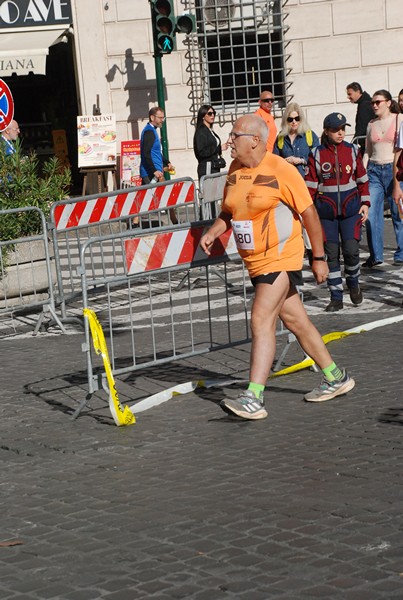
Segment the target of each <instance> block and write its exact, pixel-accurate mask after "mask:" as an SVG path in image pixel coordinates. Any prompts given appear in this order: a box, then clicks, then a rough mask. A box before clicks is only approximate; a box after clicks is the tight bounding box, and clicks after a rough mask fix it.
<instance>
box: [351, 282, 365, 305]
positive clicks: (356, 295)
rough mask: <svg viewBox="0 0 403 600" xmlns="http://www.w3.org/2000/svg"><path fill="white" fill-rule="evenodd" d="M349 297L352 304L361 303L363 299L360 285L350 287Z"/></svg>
mask: <svg viewBox="0 0 403 600" xmlns="http://www.w3.org/2000/svg"><path fill="white" fill-rule="evenodd" d="M350 299H351V302H352V303H353V304H355V305H356V306H358V304H361V302H362V300H363V296H362V291H361V288H360V286H358V287H355V288H350Z"/></svg>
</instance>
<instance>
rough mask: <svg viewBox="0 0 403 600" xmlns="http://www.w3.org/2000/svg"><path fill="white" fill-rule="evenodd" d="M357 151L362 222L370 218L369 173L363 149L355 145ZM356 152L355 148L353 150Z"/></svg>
mask: <svg viewBox="0 0 403 600" xmlns="http://www.w3.org/2000/svg"><path fill="white" fill-rule="evenodd" d="M354 148H355V152H356V168H355V173H354V175H355V182H356V184H357V189H358V194H359V196H360V200H361V207H360V209H359V211H358V212H359V214H360V215H361V219H362V223H365V221H366V220H367V219H368V210H369V207H370V206H371V202H370V196H369V183H368V175H367V172H366V170H365V167H364V163H363V160H362V155H361V150H360V149H359V147H358V146H355V147H354ZM352 151H353V152H354V149H353V150H352Z"/></svg>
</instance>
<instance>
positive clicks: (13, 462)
mask: <svg viewBox="0 0 403 600" xmlns="http://www.w3.org/2000/svg"><path fill="white" fill-rule="evenodd" d="M392 280H393V276H391V278H390V281H392ZM399 290H400V291H399ZM392 291H393V294H394V298H395V300H394V301H393V302H392V303H391V302H389V300H385V304H384V310H381V309H379V306H381V303H378V304H377V307H378V308H377V311H376V312H369V311H368V309H367V308H366V307H367V306H369V305H368V304H367V305H363V307H362V311H361V312H360V311H350V310H345V311H342V312H340V313H336V314H333V315H329V314H324V313H323V312H320V314H315V315H314V316H313V321H314V322H315V323H316V325H317V326H318V328H319V330H320V331H321V333H322V334H325V333H328V332H330V331H343V330H345V329H348V328H351V327H354V326H357V325H359V324H363V323H367V322H370V321H374V320H380V319H383V318H386V317H388V318H390V317H393V316H396V317H398V316H401V315H402V314H403V312H402V308H401V305H400V302H398V301H397V300H396V299H398V296H399V293H401V287H399V288H398V289H397V288H394V289H393V290H392ZM380 296H381V297H382V293H381V294H380ZM234 327H236V324H234ZM402 340H403V322H399V323H395V324H393V325H388V326H384V327H380V328H377V329H374V330H372V331H370V332H367V333H361V334H357V335H354V336H349V337H346V338H344V339H342V340H339V341H335V342H332V343H331V345H330V346H329V347H330V349H331V352H332V354H333V356H334V358H335V360H336V362H337V363H338V364H340V365H345V366H347V367H348V369H349V370H350V371H351V373H352V375H353V376H354V378H355V379H356V387H355V389H354V390H353V391H352V392H351V393H350V394H349V395H348V396H346V397H341V398H337V399H335V400H332V401H329V402H327V403H323V404H319V405H315V404H314V405H312V404H310V403H305V402H304V401H303V400H302V397H303V394H304V393H305V392H306V391H307V390H310V389H312V387H314V386H315V385H316V384H317V382H318V380H319V379H320V375H318V374H317V373H314V372H313V371H310V370H303V371H299V372H296V373H294V374H291V375H288V376H285V377H281V378H280V377H279V378H275V379H273V380H272V382H271V385H270V386H269V389H268V391H267V393H266V398H267V408H268V411H269V417H268V419H266V420H263V421H261V422H245V421H241V420H237V419H235V418H231V417H229V416H228V415H226V414H225V413H224V412H222V410H221V409H220V408H219V406H218V403H219V401H220V400H221V398H222V397H223V393H224V392H226V393H228V394H236V393H237V390H238V389H239V388H238V387H237V385H233V386H229V387H227V388H225V390H223V389H221V388H220V387H212V388H208V389H205V388H197V389H196V390H195V392H194V393H191V394H187V395H184V396H175V397H174V398H172V399H171V400H169V401H168V402H166V403H164V404H161V405H160V406H157V407H154V408H152V409H150V410H148V411H146V412H143V413H140V414H139V415H138V418H137V423H136V424H135V425H133V426H130V427H122V428H117V427H116V426H115V425H114V424H113V421H112V418H111V416H110V413H109V410H108V408H107V407H106V404H105V398H106V396H105V394H99V397H95V398H92V399H91V400H90V401H89V410H87V411H85V413H84V414H83V415H82V416H81V417H80V418H79V419H77V420H76V421H72V420H71V413H72V411H73V410H74V408H75V407H76V406H77V403H78V402H79V401H81V400H82V399H83V397H84V396H85V393H86V373H85V371H84V367H85V364H84V360H83V355H82V353H81V342H82V341H83V339H82V337H81V336H78V335H64V336H63V335H57V336H46V335H38V336H37V337H36V338H33V337H25V338H22V339H20V338H15V339H2V340H0V349H1V353H2V354H1V356H2V369H1V372H0V384H1V391H2V394H1V396H2V401H1V403H0V410H1V417H2V418H1V421H0V435H1V444H0V457H1V459H2V469H1V472H0V491H1V499H2V504H1V518H0V592H1V594H0V598H1V600H11V599H12V600H46V599H55V600H91V599H107V600H141V599H150V600H173V599H181V598H182V599H186V600H187V599H192V600H193V599H194V600H221V599H222V600H226V599H230V598H237V599H239V600H271V599H273V600H277V599H279V600H280V599H281V600H312V599H315V598H323V599H326V600H378V599H384V600H389V599H394V598H396V599H397V598H399V599H400V598H402V597H403V534H402V528H403V518H402V499H403V487H402V473H403V470H402V465H401V457H402V434H403V429H402V425H403V398H402V376H401V372H402V364H403V352H402ZM280 347H281V343H280ZM279 349H280V348H279ZM301 359H302V353H301V352H300V351H299V350H298V348H297V347H296V345H295V344H293V345H292V348H291V349H290V352H289V353H288V354H287V357H286V361H287V363H288V364H293V363H296V362H298V361H299V360H301ZM248 360H249V348H248V346H242V347H238V348H233V349H228V350H222V351H220V352H218V351H217V352H212V353H210V354H208V355H202V356H197V357H195V358H192V359H188V360H185V361H180V362H178V363H175V364H173V365H167V366H164V367H158V368H156V369H149V370H146V371H144V372H137V373H135V374H132V375H131V376H130V377H127V378H126V380H125V381H124V382H119V383H118V391H119V396H120V399H121V401H122V402H123V403H126V402H128V403H132V402H133V401H134V400H135V399H136V398H142V397H144V396H146V395H149V394H152V393H155V392H156V391H159V390H162V389H165V388H167V387H170V386H171V385H174V384H176V383H181V382H187V381H192V380H199V379H216V378H220V377H222V378H228V377H234V378H245V377H247V370H248ZM7 542H10V543H15V544H17V545H7Z"/></svg>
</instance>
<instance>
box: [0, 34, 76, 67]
mask: <svg viewBox="0 0 403 600" xmlns="http://www.w3.org/2000/svg"><path fill="white" fill-rule="evenodd" d="M66 31H67V30H66V27H63V28H60V27H55V28H53V27H44V28H42V29H39V30H38V29H27V28H23V29H19V30H18V31H16V30H14V31H13V32H11V31H10V30H9V29H8V30H3V31H1V33H0V77H9V76H10V75H12V74H13V73H16V74H17V75H28V73H30V72H33V73H36V74H39V75H45V73H46V57H47V55H48V54H49V46H52V45H53V44H56V43H58V42H60V41H62V39H61V38H62V37H63V34H65V33H66Z"/></svg>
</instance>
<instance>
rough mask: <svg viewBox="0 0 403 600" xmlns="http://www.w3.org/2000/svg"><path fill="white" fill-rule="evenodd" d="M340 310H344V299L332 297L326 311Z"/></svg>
mask: <svg viewBox="0 0 403 600" xmlns="http://www.w3.org/2000/svg"><path fill="white" fill-rule="evenodd" d="M338 310H343V300H335V299H332V300H330V302H329V304H328V305H327V306H326V308H325V312H336V311H338Z"/></svg>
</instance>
